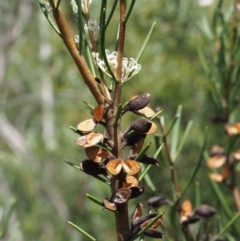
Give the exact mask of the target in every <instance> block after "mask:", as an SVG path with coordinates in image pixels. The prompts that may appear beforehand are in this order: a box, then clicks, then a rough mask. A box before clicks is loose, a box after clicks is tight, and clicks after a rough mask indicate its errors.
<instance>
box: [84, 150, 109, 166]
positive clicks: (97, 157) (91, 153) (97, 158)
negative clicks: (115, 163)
mask: <svg viewBox="0 0 240 241" xmlns="http://www.w3.org/2000/svg"><path fill="white" fill-rule="evenodd" d="M85 152H86V154H87V156H88V157H89V158H90V159H91V160H92V161H94V162H97V163H100V162H102V161H103V160H104V159H105V158H106V157H108V156H110V155H111V153H110V152H108V151H105V150H104V149H102V148H99V147H96V146H91V147H87V148H86V149H85Z"/></svg>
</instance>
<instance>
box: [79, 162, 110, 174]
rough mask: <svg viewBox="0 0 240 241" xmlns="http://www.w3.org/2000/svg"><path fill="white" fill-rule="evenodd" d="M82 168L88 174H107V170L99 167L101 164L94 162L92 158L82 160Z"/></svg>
mask: <svg viewBox="0 0 240 241" xmlns="http://www.w3.org/2000/svg"><path fill="white" fill-rule="evenodd" d="M80 168H81V170H82V171H83V172H85V173H86V174H88V175H91V176H97V175H100V174H102V175H104V176H106V175H107V172H106V170H104V169H101V168H99V164H98V163H96V162H93V161H92V160H89V159H87V160H84V161H82V162H80Z"/></svg>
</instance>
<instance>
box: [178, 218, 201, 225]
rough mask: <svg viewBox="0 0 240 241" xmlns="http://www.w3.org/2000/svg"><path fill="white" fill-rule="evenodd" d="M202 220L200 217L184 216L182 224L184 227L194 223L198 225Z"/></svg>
mask: <svg viewBox="0 0 240 241" xmlns="http://www.w3.org/2000/svg"><path fill="white" fill-rule="evenodd" d="M199 220H200V218H199V217H194V216H193V217H188V216H182V217H181V219H180V223H181V224H182V225H183V226H187V225H189V224H193V223H196V222H198V221H199Z"/></svg>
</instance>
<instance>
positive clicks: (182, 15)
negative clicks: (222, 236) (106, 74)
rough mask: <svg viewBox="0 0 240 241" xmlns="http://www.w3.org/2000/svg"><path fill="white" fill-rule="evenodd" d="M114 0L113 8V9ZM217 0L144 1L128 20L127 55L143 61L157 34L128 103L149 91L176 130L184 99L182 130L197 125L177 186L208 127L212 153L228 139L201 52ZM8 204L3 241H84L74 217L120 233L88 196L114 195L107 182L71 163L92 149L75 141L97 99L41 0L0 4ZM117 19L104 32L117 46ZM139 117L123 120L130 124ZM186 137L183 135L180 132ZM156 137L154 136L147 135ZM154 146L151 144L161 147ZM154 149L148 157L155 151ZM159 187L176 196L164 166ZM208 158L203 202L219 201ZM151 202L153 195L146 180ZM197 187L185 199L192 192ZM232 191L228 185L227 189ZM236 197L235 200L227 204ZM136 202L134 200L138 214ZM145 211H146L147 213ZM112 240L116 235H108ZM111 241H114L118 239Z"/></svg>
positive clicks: (2, 180)
mask: <svg viewBox="0 0 240 241" xmlns="http://www.w3.org/2000/svg"><path fill="white" fill-rule="evenodd" d="M110 2H111V1H109V6H110V5H111V3H110ZM99 5H100V1H96V0H95V1H93V3H92V5H91V11H92V15H93V14H96V15H97V16H96V18H98V13H99ZM63 6H64V7H65V8H66V14H67V19H68V21H69V22H70V23H71V24H72V32H73V34H74V35H75V34H77V30H76V29H75V27H74V19H73V17H72V16H71V5H70V3H69V1H63ZM214 9H215V4H213V5H210V6H208V7H202V6H200V5H199V4H198V1H197V0H162V1H159V0H138V1H136V4H135V8H134V10H133V13H132V15H131V17H130V19H129V21H128V26H127V34H126V46H125V56H126V57H133V58H134V57H136V56H137V54H138V51H139V50H140V48H141V45H142V43H143V41H144V39H145V37H146V35H147V33H148V31H149V29H150V27H151V25H152V24H153V22H155V21H156V27H155V30H154V33H153V35H152V37H151V39H150V42H149V44H148V46H147V49H146V51H145V53H144V55H143V57H142V58H141V60H140V64H141V65H142V69H141V71H140V73H139V74H138V75H136V76H135V77H134V78H132V79H131V80H130V81H129V82H127V83H126V84H125V86H124V91H123V102H126V101H127V100H129V99H130V97H131V96H132V95H133V94H142V93H145V92H149V93H151V95H152V98H151V102H150V105H151V108H153V109H156V108H158V107H161V108H163V109H164V112H163V114H162V115H163V116H164V118H165V122H166V126H169V125H170V123H171V120H172V119H173V117H174V115H175V113H176V110H177V108H178V106H179V105H182V108H183V113H182V120H181V130H182V131H183V130H184V128H185V127H186V125H187V123H188V122H189V121H190V120H193V121H194V125H193V128H192V130H191V134H190V135H189V136H188V138H187V143H186V145H185V147H184V148H183V151H182V153H181V155H180V156H179V158H178V161H177V163H176V165H177V171H178V175H179V185H180V187H182V186H183V185H184V184H185V183H186V180H187V178H188V177H189V175H190V172H189V170H191V168H192V167H193V165H194V163H195V162H196V159H197V157H198V153H199V150H200V146H201V143H202V140H203V133H204V129H205V127H206V126H208V130H209V131H208V133H209V135H208V149H209V148H210V147H211V145H212V144H213V143H217V144H220V145H223V144H224V143H225V142H226V140H225V136H224V128H223V125H222V124H220V125H218V126H217V127H216V126H213V125H212V123H211V117H212V116H213V115H215V114H216V113H215V112H214V111H215V109H212V105H211V103H210V101H209V98H208V96H207V87H208V79H207V77H206V75H205V73H204V71H203V68H202V66H201V63H200V61H199V57H198V50H199V49H204V48H205V47H206V41H205V40H204V38H203V36H202V35H201V32H200V30H199V26H200V25H201V24H202V16H203V14H205V15H206V16H207V18H208V19H209V21H210V22H211V17H212V13H213V11H214ZM0 16H1V17H0V48H1V51H0V164H1V168H0V206H1V214H2V215H3V212H4V211H3V210H7V209H8V208H9V205H10V200H11V199H16V208H15V209H14V212H13V215H12V216H11V220H10V223H9V229H8V233H7V235H6V237H5V239H4V238H3V240H16V241H36V240H38V241H42V240H51V241H63V240H64V241H66V240H71V241H74V240H78V241H79V240H86V238H84V237H83V236H82V235H81V234H79V233H78V232H77V231H76V230H74V229H73V228H72V227H70V226H69V224H68V223H67V220H70V221H72V222H74V223H76V224H77V225H79V226H81V227H82V228H83V229H85V230H86V231H88V232H89V233H91V234H92V235H93V236H95V237H98V240H106V239H105V237H114V235H115V231H114V217H113V215H112V214H111V213H109V212H107V211H103V210H102V209H101V208H100V207H99V206H97V205H95V204H94V203H92V202H90V201H88V200H87V199H86V198H85V197H84V194H85V193H90V194H94V196H96V197H98V198H99V199H101V200H102V199H103V198H105V197H109V195H110V193H109V189H108V187H107V186H106V185H104V184H102V183H99V182H97V181H96V180H93V179H92V178H90V177H89V176H86V175H84V174H83V173H82V172H79V171H78V170H76V169H74V168H72V167H71V166H69V165H67V164H66V163H65V162H64V161H71V162H75V163H79V162H80V161H81V160H83V159H85V158H86V157H85V153H84V151H83V150H82V149H81V148H80V147H79V146H77V145H76V144H75V142H74V141H75V139H76V135H75V134H74V133H73V132H72V131H71V130H70V129H69V128H68V125H72V126H76V125H77V124H78V123H79V122H80V121H83V120H85V119H86V118H88V117H90V114H89V113H88V112H87V111H86V109H85V107H84V104H83V101H87V102H89V103H90V104H92V105H93V106H94V105H95V104H96V103H95V101H94V100H93V98H92V97H91V94H90V92H89V91H88V90H87V87H86V85H85V84H84V82H83V80H82V78H81V76H80V75H79V73H78V72H77V69H76V67H75V65H74V63H73V61H72V59H71V57H70V56H69V54H68V52H67V50H66V49H65V47H64V45H63V44H62V41H61V39H60V38H59V37H58V36H57V35H56V34H55V32H54V31H53V30H52V29H51V27H50V26H49V24H48V22H47V21H46V19H45V18H44V16H43V14H42V12H41V11H40V7H39V5H38V2H37V1H30V0H18V1H13V0H9V1H0ZM116 19H117V16H116V17H114V19H113V23H112V24H110V26H109V32H108V33H107V35H106V39H107V44H106V46H108V49H110V50H111V51H113V48H114V44H115V36H116V29H117V28H116V25H114V24H116ZM134 118H136V117H135V116H134V115H131V114H130V113H127V114H126V116H125V118H124V119H123V129H124V128H126V127H127V126H128V125H129V124H130V122H131V121H132V120H134ZM180 138H181V136H180ZM149 141H151V139H149ZM154 150H155V149H154V147H153V148H152V149H151V151H152V152H154ZM149 154H150V153H149ZM150 175H151V176H152V178H153V180H154V183H155V184H156V187H157V189H158V190H157V192H156V193H154V195H164V196H167V197H169V198H171V195H172V191H171V183H170V175H169V172H168V170H167V169H165V168H164V166H163V165H162V166H161V167H160V168H159V169H157V168H153V169H152V170H151V172H150ZM206 175H207V168H206V167H205V164H204V162H203V165H202V168H201V171H200V172H199V173H198V175H197V179H198V181H199V183H200V188H201V191H202V199H203V202H204V203H207V204H209V205H212V206H214V204H215V203H216V202H217V201H216V200H215V198H214V197H213V196H212V195H211V194H212V190H211V189H210V187H209V184H208V181H207V179H206ZM143 186H144V187H145V193H144V194H143V195H142V196H141V197H140V198H139V199H138V201H141V202H142V203H143V204H144V203H146V200H147V199H148V198H149V197H150V196H152V195H153V193H152V192H151V190H150V189H149V188H148V187H147V186H146V185H145V184H144V183H143ZM193 191H194V186H193V187H191V188H190V190H189V191H188V193H187V194H186V198H189V199H192V198H193V196H194V192H193ZM227 193H228V191H227ZM229 202H232V201H231V200H229ZM135 203H136V200H133V201H131V202H130V207H131V209H130V210H133V207H134V206H135ZM146 211H147V210H146ZM108 240H110V239H108ZM112 240H113V239H112Z"/></svg>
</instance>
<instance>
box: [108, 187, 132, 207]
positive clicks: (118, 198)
mask: <svg viewBox="0 0 240 241" xmlns="http://www.w3.org/2000/svg"><path fill="white" fill-rule="evenodd" d="M131 194H132V191H131V189H129V188H120V189H118V190H117V191H116V192H114V193H113V195H112V196H111V198H110V199H109V201H110V202H113V203H115V204H124V203H126V202H128V200H129V199H130V197H131Z"/></svg>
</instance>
